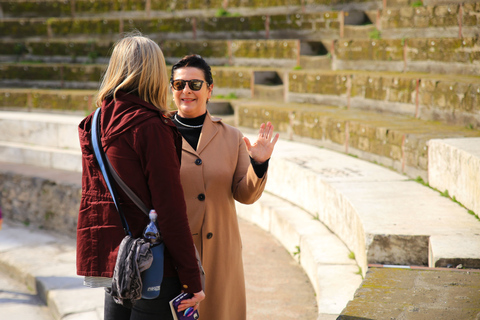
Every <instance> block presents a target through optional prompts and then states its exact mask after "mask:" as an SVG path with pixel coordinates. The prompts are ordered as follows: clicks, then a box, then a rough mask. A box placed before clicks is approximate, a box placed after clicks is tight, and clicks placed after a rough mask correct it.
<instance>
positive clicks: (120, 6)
mask: <svg viewBox="0 0 480 320" xmlns="http://www.w3.org/2000/svg"><path fill="white" fill-rule="evenodd" d="M380 7H381V2H380V1H370V2H363V1H362V2H359V1H352V0H348V1H342V2H341V3H332V2H331V1H322V0H314V1H308V2H307V3H305V1H301V0H283V1H274V2H272V1H269V2H265V1H243V0H229V1H224V0H210V1H208V2H206V3H201V2H192V1H175V2H164V1H144V0H133V1H132V0H130V1H128V4H126V3H125V2H124V1H119V0H115V1H111V0H99V1H95V3H93V4H92V2H91V1H90V0H75V1H70V2H67V3H65V2H64V1H62V0H53V1H52V0H29V1H28V0H27V1H10V0H1V1H0V8H2V10H1V12H2V15H3V17H6V18H11V17H38V16H40V17H76V16H108V15H110V16H111V15H116V16H121V17H126V18H129V17H139V16H163V15H174V14H176V15H180V16H193V15H197V16H198V15H199V14H203V15H205V12H208V15H210V16H215V15H217V16H219V15H235V14H252V13H256V12H259V13H263V14H265V13H267V14H268V13H270V14H271V13H274V12H275V13H301V12H311V11H316V10H331V9H332V8H334V9H336V10H344V9H349V10H352V9H353V10H366V9H372V8H380ZM0 17H2V16H0Z"/></svg>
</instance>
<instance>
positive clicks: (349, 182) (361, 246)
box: [266, 141, 480, 273]
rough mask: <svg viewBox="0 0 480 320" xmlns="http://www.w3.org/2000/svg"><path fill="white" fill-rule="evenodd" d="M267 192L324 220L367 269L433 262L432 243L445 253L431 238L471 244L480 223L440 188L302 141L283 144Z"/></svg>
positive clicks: (275, 158) (273, 158)
mask: <svg viewBox="0 0 480 320" xmlns="http://www.w3.org/2000/svg"><path fill="white" fill-rule="evenodd" d="M266 190H267V191H268V192H270V193H272V194H275V195H276V196H278V197H280V198H283V199H285V200H287V201H290V202H292V203H295V204H296V205H298V206H299V207H301V208H303V209H304V210H305V211H306V212H308V213H309V214H310V215H311V216H312V217H313V218H318V219H319V220H320V221H321V222H323V223H324V224H325V225H326V226H327V227H328V228H329V229H330V230H331V231H332V232H333V233H335V234H336V235H337V236H338V237H339V238H340V239H341V240H342V241H343V242H344V243H345V245H346V246H347V247H348V248H349V249H350V250H351V251H353V252H354V253H355V258H356V261H357V263H358V265H359V266H360V267H361V268H362V271H363V272H364V273H365V272H366V270H367V266H368V264H394V265H423V266H427V265H429V264H431V263H433V262H431V261H429V247H430V250H433V251H436V252H441V251H442V250H443V249H442V250H441V249H440V248H433V249H432V247H435V245H436V243H438V244H440V242H430V241H429V239H430V237H432V236H435V237H447V238H448V237H453V236H455V235H457V234H463V235H468V236H469V237H470V238H471V239H472V241H471V242H467V243H465V246H467V247H470V246H476V245H477V244H476V242H475V240H474V239H477V238H474V235H476V234H480V233H479V232H480V223H479V222H478V221H477V220H476V219H475V218H474V217H473V216H472V215H469V214H468V212H467V210H466V209H464V208H462V207H461V206H459V205H458V204H456V203H454V202H452V201H451V200H450V199H448V198H445V197H442V196H441V195H440V194H439V193H438V192H436V191H434V190H432V189H430V188H427V187H425V186H423V185H421V184H419V183H417V182H414V181H412V180H409V179H407V178H406V177H405V176H403V175H400V174H398V173H395V172H393V171H390V170H388V169H386V168H383V167H380V166H377V165H374V164H372V163H368V162H365V161H362V160H359V159H356V158H353V157H350V156H347V155H343V154H339V153H336V152H333V151H329V150H325V149H320V148H316V147H313V146H308V145H302V144H300V143H291V142H288V141H281V143H279V144H277V146H276V150H275V154H274V156H273V157H272V159H271V162H270V169H269V179H268V183H267V186H266ZM452 239H453V238H452ZM441 243H442V244H441V245H442V246H444V245H445V243H446V242H445V241H443V242H441ZM450 246H457V247H458V244H456V243H454V242H451V243H450ZM444 252H446V251H444ZM457 252H458V257H460V250H457ZM471 258H473V259H477V260H478V259H479V258H480V256H478V255H477V256H476V257H471ZM436 259H440V258H439V257H437V258H436ZM469 264H471V263H468V262H467V261H465V264H464V266H465V267H467V266H468V265H469Z"/></svg>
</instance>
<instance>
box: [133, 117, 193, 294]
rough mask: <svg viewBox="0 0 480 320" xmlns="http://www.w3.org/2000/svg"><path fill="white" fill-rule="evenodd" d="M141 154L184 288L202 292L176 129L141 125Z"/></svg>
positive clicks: (158, 125) (162, 226) (159, 220)
mask: <svg viewBox="0 0 480 320" xmlns="http://www.w3.org/2000/svg"><path fill="white" fill-rule="evenodd" d="M135 145H136V147H137V152H138V154H139V155H141V156H140V159H141V161H142V167H143V170H144V174H145V177H146V178H147V184H148V187H149V189H150V192H151V199H152V205H153V207H154V208H155V210H156V211H157V214H158V226H159V228H160V232H161V233H162V236H163V239H164V243H165V246H166V247H167V248H168V251H169V252H170V254H171V255H172V258H173V260H174V263H175V265H176V267H177V272H178V275H179V277H180V281H181V283H182V285H183V289H184V290H185V291H186V292H190V293H195V292H199V291H201V290H202V286H201V281H200V273H199V270H198V264H197V260H196V257H195V249H194V245H193V239H192V234H191V231H190V227H189V224H188V218H187V211H186V210H187V209H186V204H185V199H184V195H183V189H182V186H181V182H180V161H179V158H178V156H177V152H176V148H175V141H174V133H173V131H172V128H171V127H169V126H168V125H165V124H163V123H161V122H160V123H158V122H156V123H151V124H145V125H142V126H141V133H138V134H137V135H136V138H135Z"/></svg>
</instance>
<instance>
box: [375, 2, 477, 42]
mask: <svg viewBox="0 0 480 320" xmlns="http://www.w3.org/2000/svg"><path fill="white" fill-rule="evenodd" d="M478 4H479V2H478V1H475V2H468V3H458V1H453V2H452V3H444V4H435V5H424V6H419V7H415V6H402V7H400V8H384V9H383V10H382V12H381V13H380V16H381V18H380V20H379V28H378V29H379V30H380V31H381V36H382V38H398V39H402V38H415V37H417V35H418V34H422V35H423V37H427V38H430V37H432V38H439V37H448V38H453V37H459V38H461V37H475V36H476V35H477V34H478V25H480V15H479V12H480V8H479V6H478Z"/></svg>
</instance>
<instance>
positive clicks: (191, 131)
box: [173, 112, 207, 150]
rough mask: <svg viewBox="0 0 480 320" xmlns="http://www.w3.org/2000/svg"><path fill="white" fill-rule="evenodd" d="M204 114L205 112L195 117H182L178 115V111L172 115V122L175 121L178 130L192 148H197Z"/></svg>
mask: <svg viewBox="0 0 480 320" xmlns="http://www.w3.org/2000/svg"><path fill="white" fill-rule="evenodd" d="M206 116H207V113H206V112H205V113H204V114H202V115H201V116H199V117H196V118H183V117H180V116H179V115H178V113H175V115H174V116H173V123H175V125H176V126H177V129H178V131H180V133H181V134H182V136H183V137H184V138H185V140H187V142H188V143H189V144H190V145H191V146H192V148H193V149H194V150H197V145H198V139H200V133H202V127H203V122H204V121H205V117H206Z"/></svg>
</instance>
